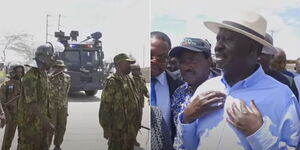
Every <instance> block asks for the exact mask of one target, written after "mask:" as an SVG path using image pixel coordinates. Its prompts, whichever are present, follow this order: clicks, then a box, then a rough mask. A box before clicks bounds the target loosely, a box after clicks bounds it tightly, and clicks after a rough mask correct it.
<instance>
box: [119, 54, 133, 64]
mask: <svg viewBox="0 0 300 150" xmlns="http://www.w3.org/2000/svg"><path fill="white" fill-rule="evenodd" d="M121 61H128V62H129V63H130V64H134V63H135V60H134V59H133V58H130V57H129V56H127V55H126V54H124V53H121V54H118V55H116V56H115V57H114V63H115V64H117V63H119V62H121Z"/></svg>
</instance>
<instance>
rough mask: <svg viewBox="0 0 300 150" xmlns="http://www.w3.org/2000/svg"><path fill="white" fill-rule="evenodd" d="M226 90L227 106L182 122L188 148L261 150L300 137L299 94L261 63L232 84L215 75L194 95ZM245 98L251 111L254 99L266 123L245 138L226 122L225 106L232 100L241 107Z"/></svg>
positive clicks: (291, 142)
mask: <svg viewBox="0 0 300 150" xmlns="http://www.w3.org/2000/svg"><path fill="white" fill-rule="evenodd" d="M209 90H214V91H221V92H223V93H226V95H227V97H226V101H225V104H224V108H223V109H220V110H216V111H213V112H210V113H208V114H206V115H204V116H202V117H200V118H198V119H197V120H196V121H194V122H193V123H190V124H182V123H181V122H180V124H181V125H180V128H181V131H182V138H183V143H184V145H185V147H186V148H187V149H189V150H195V149H203V150H216V149H220V150H221V149H222V150H240V149H247V150H260V149H272V150H278V149H287V148H288V147H296V146H297V143H298V141H299V138H300V137H299V136H300V120H299V117H300V111H299V110H300V109H299V104H298V103H297V99H296V97H295V96H294V95H293V93H292V91H290V89H289V88H288V87H287V86H286V85H283V84H281V83H280V82H278V81H276V80H275V79H273V78H272V77H270V76H268V75H266V74H265V73H264V72H263V70H262V68H261V66H260V67H259V68H258V69H257V70H256V71H255V72H254V73H253V74H252V75H250V76H249V77H247V78H246V79H244V80H241V81H239V82H238V83H236V84H235V85H233V86H232V87H230V85H228V84H227V82H226V80H225V79H224V78H223V77H222V76H221V77H216V78H212V79H210V80H208V81H206V82H205V83H203V84H202V85H201V86H199V87H198V88H197V90H196V92H195V94H194V95H193V97H192V98H191V99H192V100H193V99H194V98H195V96H197V95H199V93H202V92H204V91H209ZM240 100H244V101H245V103H246V105H247V107H248V109H249V110H250V101H251V100H254V102H255V104H256V106H257V108H258V109H259V111H260V112H261V114H262V116H263V120H264V123H263V125H262V126H261V128H260V129H258V130H257V131H256V132H255V133H253V134H252V135H250V136H248V137H246V136H245V135H243V134H242V133H241V132H240V131H239V130H238V129H237V128H235V127H234V126H232V125H231V124H229V123H228V122H227V121H226V118H227V117H228V115H227V113H226V109H227V108H228V107H231V105H232V103H236V104H237V106H238V107H239V106H240Z"/></svg>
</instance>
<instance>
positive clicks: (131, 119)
mask: <svg viewBox="0 0 300 150" xmlns="http://www.w3.org/2000/svg"><path fill="white" fill-rule="evenodd" d="M114 63H115V66H116V73H114V74H112V75H111V76H110V77H108V79H107V80H106V85H105V88H104V89H103V91H102V94H101V103H100V110H99V121H100V125H101V126H102V128H103V131H104V138H106V139H108V149H109V150H133V149H134V143H135V137H136V131H137V128H138V127H137V126H138V125H139V124H138V122H139V118H140V116H139V115H140V112H139V111H140V109H139V105H140V104H139V100H138V95H137V93H136V91H135V89H136V88H135V87H134V83H133V80H132V78H130V77H129V75H128V74H129V73H130V71H131V69H130V64H133V63H135V60H133V59H131V58H129V57H128V56H127V55H126V54H124V53H121V54H118V55H116V56H115V57H114Z"/></svg>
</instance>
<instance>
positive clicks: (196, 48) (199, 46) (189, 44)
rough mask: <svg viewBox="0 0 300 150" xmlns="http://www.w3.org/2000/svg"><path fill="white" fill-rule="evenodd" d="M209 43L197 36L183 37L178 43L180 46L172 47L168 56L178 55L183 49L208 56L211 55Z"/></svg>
mask: <svg viewBox="0 0 300 150" xmlns="http://www.w3.org/2000/svg"><path fill="white" fill-rule="evenodd" d="M210 48H211V45H210V43H209V42H208V41H206V40H202V39H199V38H189V37H187V38H184V39H183V41H182V42H181V43H180V46H176V47H173V48H172V49H171V50H170V52H169V56H171V57H179V55H181V52H182V51H183V50H189V51H193V52H198V53H206V54H207V55H208V56H210V55H211V52H210Z"/></svg>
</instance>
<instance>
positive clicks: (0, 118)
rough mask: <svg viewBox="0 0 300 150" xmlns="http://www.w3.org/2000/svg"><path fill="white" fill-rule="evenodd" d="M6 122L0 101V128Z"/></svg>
mask: <svg viewBox="0 0 300 150" xmlns="http://www.w3.org/2000/svg"><path fill="white" fill-rule="evenodd" d="M5 122H6V118H5V113H4V110H3V107H2V105H1V103H0V128H3V127H4V125H5Z"/></svg>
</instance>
